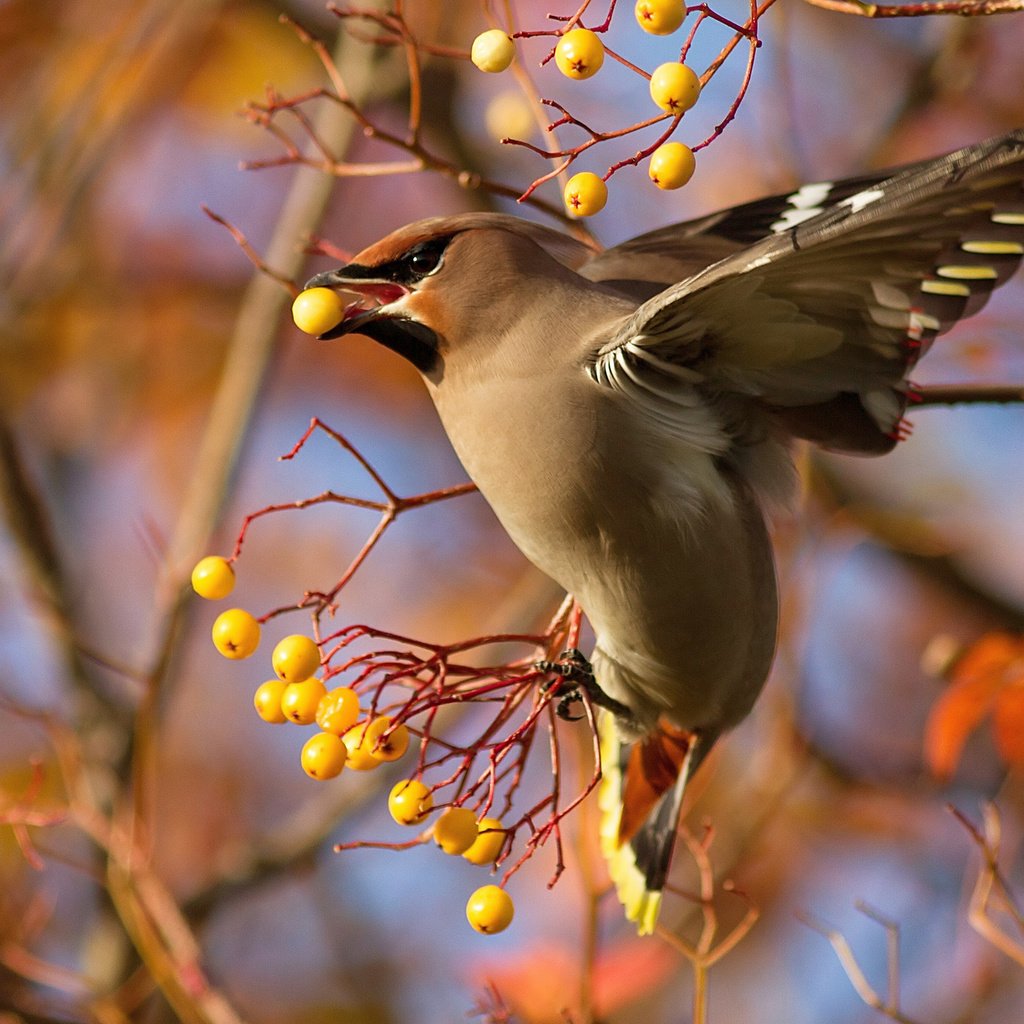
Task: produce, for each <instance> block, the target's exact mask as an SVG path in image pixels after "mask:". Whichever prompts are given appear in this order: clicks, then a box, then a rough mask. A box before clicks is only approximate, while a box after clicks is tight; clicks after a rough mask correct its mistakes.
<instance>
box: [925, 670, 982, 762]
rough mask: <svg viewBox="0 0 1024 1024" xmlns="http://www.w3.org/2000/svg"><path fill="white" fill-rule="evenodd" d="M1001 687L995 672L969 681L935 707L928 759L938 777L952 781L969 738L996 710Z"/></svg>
mask: <svg viewBox="0 0 1024 1024" xmlns="http://www.w3.org/2000/svg"><path fill="white" fill-rule="evenodd" d="M1000 686H1001V679H1000V677H999V676H998V675H997V674H995V673H991V674H988V675H981V676H977V677H975V678H973V679H965V680H963V681H962V682H959V683H954V684H953V685H952V686H950V687H949V689H947V690H946V691H945V693H943V694H942V696H941V697H939V699H938V700H937V701H936V702H935V704H934V705H932V709H931V712H930V713H929V715H928V721H927V722H926V723H925V728H924V758H925V761H926V763H927V764H928V767H929V768H930V769H931V772H932V774H933V775H935V776H936V777H937V778H940V779H948V778H949V777H950V776H951V775H952V774H953V772H954V771H955V770H956V766H957V764H958V763H959V761H960V755H961V754H962V753H963V750H964V744H966V743H967V737H968V736H970V734H971V733H972V732H973V731H974V730H975V729H976V728H977V727H978V725H980V724H981V721H982V719H983V718H984V717H985V716H986V715H987V714H988V713H989V712H990V711H991V710H992V706H993V704H994V703H995V700H996V697H997V696H998V694H999V690H1000Z"/></svg>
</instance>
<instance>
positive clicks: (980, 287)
mask: <svg viewBox="0 0 1024 1024" xmlns="http://www.w3.org/2000/svg"><path fill="white" fill-rule="evenodd" d="M863 181H864V179H857V183H858V184H863ZM840 187H842V186H840ZM844 192H845V197H844V198H843V199H841V200H840V201H839V202H834V203H833V204H832V205H830V206H828V207H827V208H826V209H824V210H823V211H822V212H820V213H815V214H814V215H812V216H810V217H808V218H807V219H805V220H802V221H800V222H798V223H793V224H792V226H787V227H784V228H783V230H781V231H779V232H777V233H775V234H772V235H770V236H768V237H765V238H763V239H761V240H760V241H758V242H755V243H754V244H752V245H748V246H746V247H744V248H742V249H740V250H738V251H735V252H733V253H731V254H729V255H727V256H725V257H724V258H721V259H719V260H718V261H717V262H715V263H713V264H712V265H710V266H707V267H705V268H704V269H702V270H700V271H698V272H696V273H694V274H693V275H692V276H690V277H688V278H687V279H686V280H684V281H681V282H680V283H678V284H675V285H672V286H671V287H669V288H666V289H664V290H663V291H661V292H659V293H658V294H657V295H655V296H653V297H652V298H650V299H648V300H647V301H646V302H644V303H643V304H642V305H641V306H640V307H639V308H638V309H637V310H636V312H635V313H634V314H633V315H632V316H630V317H629V318H628V319H626V320H625V321H624V322H623V324H622V325H621V327H620V328H619V329H618V330H617V331H616V333H615V334H614V336H613V337H612V338H611V339H610V340H609V341H608V342H607V343H606V344H604V345H603V346H602V347H601V348H600V349H599V350H598V351H597V352H595V353H594V357H593V360H592V362H591V364H590V366H589V372H590V374H591V376H592V377H593V378H594V379H595V380H596V381H597V382H598V383H599V384H602V385H605V386H607V387H610V388H612V389H614V390H616V391H619V392H621V393H623V394H625V395H626V396H628V397H629V398H630V399H632V400H633V401H635V402H637V403H639V404H640V405H641V406H643V407H644V408H645V410H646V411H648V412H650V413H652V414H653V415H655V416H656V417H658V418H660V419H662V420H663V421H665V422H666V423H669V424H671V422H672V420H673V416H674V415H675V410H674V408H673V403H679V402H682V403H683V404H684V405H689V404H692V401H693V397H692V396H693V393H694V389H695V388H696V389H698V390H703V391H704V392H705V393H709V394H718V395H728V396H735V397H737V398H739V397H742V398H744V399H746V400H748V401H750V402H752V403H756V404H758V405H759V406H761V407H764V408H765V409H766V410H768V411H769V412H770V413H771V415H772V416H773V417H774V418H775V419H776V420H778V421H779V422H780V423H781V424H782V426H783V427H784V428H785V429H787V430H788V431H789V432H790V433H792V434H794V435H795V436H799V437H806V438H809V439H811V440H814V441H817V442H819V443H821V444H823V445H826V446H827V447H831V448H836V449H840V450H846V451H859V452H882V451H887V450H889V449H890V448H891V447H892V446H893V445H894V444H895V442H896V439H897V437H898V435H899V430H900V424H901V419H902V415H903V411H904V408H905V406H906V403H907V400H908V385H907V383H906V379H905V378H906V374H907V373H908V372H909V370H910V368H911V367H912V366H913V365H914V364H915V363H916V361H917V359H918V358H920V356H921V354H922V352H923V351H924V350H925V349H927V347H928V346H929V345H930V344H931V342H932V340H933V339H934V338H935V337H936V335H938V334H939V333H941V332H942V331H944V330H947V329H948V328H949V327H951V326H952V325H953V324H954V323H955V322H956V321H957V320H959V319H961V318H962V317H964V316H969V315H971V314H972V313H975V312H977V311H978V310H979V309H980V308H981V307H982V306H983V305H984V303H985V301H986V300H987V298H988V295H989V293H990V292H991V291H992V289H993V288H994V287H996V286H997V285H999V284H1001V283H1003V282H1004V281H1006V280H1007V279H1008V278H1009V277H1010V276H1011V275H1012V274H1013V273H1014V271H1015V270H1016V269H1017V267H1018V266H1019V264H1020V261H1021V256H1022V254H1024V130H1018V131H1014V132H1011V133H1009V134H1007V135H1005V136H1002V137H1000V138H997V139H993V140H990V141H989V142H985V143H982V144H980V145H977V146H970V147H967V148H965V149H961V150H958V151H957V152H954V153H950V154H948V155H947V156H944V157H941V158H939V159H936V160H931V161H927V162H925V163H921V164H916V165H913V166H911V167H909V168H907V169H904V170H902V171H899V172H897V173H895V174H893V175H892V176H891V177H888V178H886V179H884V180H881V181H875V182H869V183H868V185H867V186H866V187H861V188H859V189H858V190H853V191H851V190H849V189H844ZM754 205H757V204H754ZM740 219H741V220H742V219H743V218H740ZM737 230H738V229H737ZM686 385H689V386H688V387H687V386H686Z"/></svg>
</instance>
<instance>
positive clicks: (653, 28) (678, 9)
mask: <svg viewBox="0 0 1024 1024" xmlns="http://www.w3.org/2000/svg"><path fill="white" fill-rule="evenodd" d="M634 14H635V17H636V21H637V23H638V24H639V25H640V27H641V28H642V29H643V30H644V31H645V32H647V33H649V34H651V35H669V34H671V33H672V32H675V31H676V30H677V29H678V28H679V27H680V26H681V25H682V24H683V21H684V19H685V17H686V4H685V3H684V0H638V2H637V4H636V6H635V8H634ZM610 20H611V19H610V15H609V19H608V21H609V22H610ZM575 21H576V19H571V20H570V22H569V26H570V27H568V28H566V29H565V30H564V31H562V32H561V33H558V41H557V42H556V44H555V47H554V50H553V52H552V54H551V55H550V56H553V58H554V62H555V66H556V67H557V68H558V70H559V71H560V72H561V73H562V74H563V75H565V77H566V78H570V79H573V80H574V81H584V80H586V79H589V78H593V77H594V75H596V74H597V73H598V72H599V71H600V70H601V68H602V66H603V65H604V62H605V55H606V52H608V51H606V48H605V45H604V43H603V42H602V40H601V36H600V35H599V34H598V32H597V31H593V30H591V29H588V28H583V27H582V26H581V25H579V24H574V23H575ZM604 28H605V29H606V28H607V24H606V25H605V26H604ZM603 30H604V29H602V30H601V31H603ZM536 34H538V33H527V32H520V33H516V36H517V38H518V37H522V36H529V35H536ZM686 48H687V47H686V46H684V51H685V49H686ZM515 54H516V49H515V42H514V41H513V38H512V37H511V36H509V35H507V34H506V33H504V32H503V31H501V29H489V30H488V31H486V32H483V33H481V34H480V35H479V36H477V37H476V39H475V40H474V41H473V46H472V50H471V51H470V56H471V59H472V61H473V63H474V64H475V65H476V66H477V67H478V68H479V69H480V70H481V71H486V72H489V73H492V74H493V73H498V72H502V71H505V70H506V69H507V68H509V67H510V66H511V64H512V62H513V60H514V59H515ZM613 56H614V55H613ZM623 63H625V64H627V66H629V67H631V68H632V69H633V70H634V71H637V72H638V73H639V74H640V75H643V76H644V77H646V78H648V79H649V83H650V95H651V99H652V100H653V101H654V104H655V105H656V106H657V107H658V108H659V109H660V110H661V111H663V112H664V114H665V115H668V116H669V117H671V118H672V119H673V123H672V126H671V128H670V129H669V131H668V133H666V136H665V137H666V138H667V135H671V134H672V132H673V131H674V130H675V127H676V125H677V124H678V122H679V119H680V118H681V117H682V116H683V114H685V113H686V111H687V110H689V109H690V108H691V107H692V106H693V105H694V104H695V103H696V102H697V99H698V97H699V96H700V91H701V80H700V78H699V77H698V76H697V74H696V73H695V72H694V71H693V69H692V68H690V67H688V66H687V65H686V64H685V63H684V62H683V60H682V59H680V60H679V61H671V62H669V63H666V64H662V65H660V66H659V67H657V68H656V69H655V70H654V71H653V72H652V73H651V74H650V75H647V74H646V72H644V71H642V70H641V69H639V68H636V67H634V66H633V65H631V64H629V63H628V62H626V61H623ZM546 102H550V101H546ZM552 105H556V104H552ZM563 110H564V108H563ZM567 120H572V119H571V118H568V117H567V118H564V119H563V121H562V122H558V123H565V121H567ZM655 120H657V118H655ZM505 141H514V140H505ZM531 148H532V147H531ZM546 155H549V156H555V155H562V154H546ZM647 157H648V163H647V168H648V176H649V177H650V179H651V181H653V182H654V184H655V185H657V186H658V188H661V189H676V188H680V187H682V186H683V185H685V184H686V183H687V182H688V181H689V180H690V178H691V177H692V176H693V172H694V170H695V168H696V161H695V159H694V155H693V150H692V149H690V147H689V146H687V145H685V144H683V143H682V142H670V141H662V142H660V143H659V144H658V145H656V146H655V147H653V148H652V150H651V152H650V153H649V154H647ZM569 162H571V161H567V162H566V164H564V165H563V167H565V166H568V163H569ZM614 170H615V168H612V169H610V170H609V171H608V172H607V173H606V174H605V175H604V177H603V178H602V177H600V176H599V175H597V174H594V173H593V172H592V171H583V172H581V173H579V174H575V175H573V176H572V177H571V178H570V179H569V181H568V182H567V184H566V186H565V189H564V191H563V200H564V202H565V208H566V210H567V211H568V213H569V214H570V215H572V216H576V217H587V216H590V215H591V214H594V213H597V212H598V211H599V210H601V209H603V207H604V206H605V204H606V203H607V201H608V187H607V185H606V184H605V182H606V181H607V180H608V178H609V177H611V175H612V173H613V172H614Z"/></svg>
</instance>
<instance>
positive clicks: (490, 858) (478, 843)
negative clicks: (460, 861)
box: [462, 818, 505, 865]
mask: <svg viewBox="0 0 1024 1024" xmlns="http://www.w3.org/2000/svg"><path fill="white" fill-rule="evenodd" d="M476 831H477V836H476V839H474V840H473V843H472V845H471V846H470V847H469V849H468V850H464V851H463V853H462V856H463V857H465V858H466V860H468V861H469V862H470V863H471V864H480V865H485V864H493V863H494V862H495V861H496V860H497V859H498V854H499V853H501V848H502V847H503V846H504V845H505V831H504V829H503V827H502V824H501V821H500V820H499V819H498V818H481V819H480V820H479V821H478V822H477V823H476Z"/></svg>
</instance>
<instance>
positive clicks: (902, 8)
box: [804, 0, 1024, 18]
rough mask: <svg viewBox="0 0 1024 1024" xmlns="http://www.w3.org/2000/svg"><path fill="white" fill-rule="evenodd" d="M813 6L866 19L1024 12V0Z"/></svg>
mask: <svg viewBox="0 0 1024 1024" xmlns="http://www.w3.org/2000/svg"><path fill="white" fill-rule="evenodd" d="M804 2H805V3H808V4H810V5H811V6H812V7H821V8H822V9H823V10H826V11H837V12H838V13H840V14H856V15H859V16H860V17H862V18H916V17H920V16H922V15H926V14H958V15H960V16H962V17H976V16H978V15H985V14H1012V13H1013V12H1014V11H1024V0H927V2H925V3H916V4H869V3H862V2H861V0H804Z"/></svg>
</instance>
